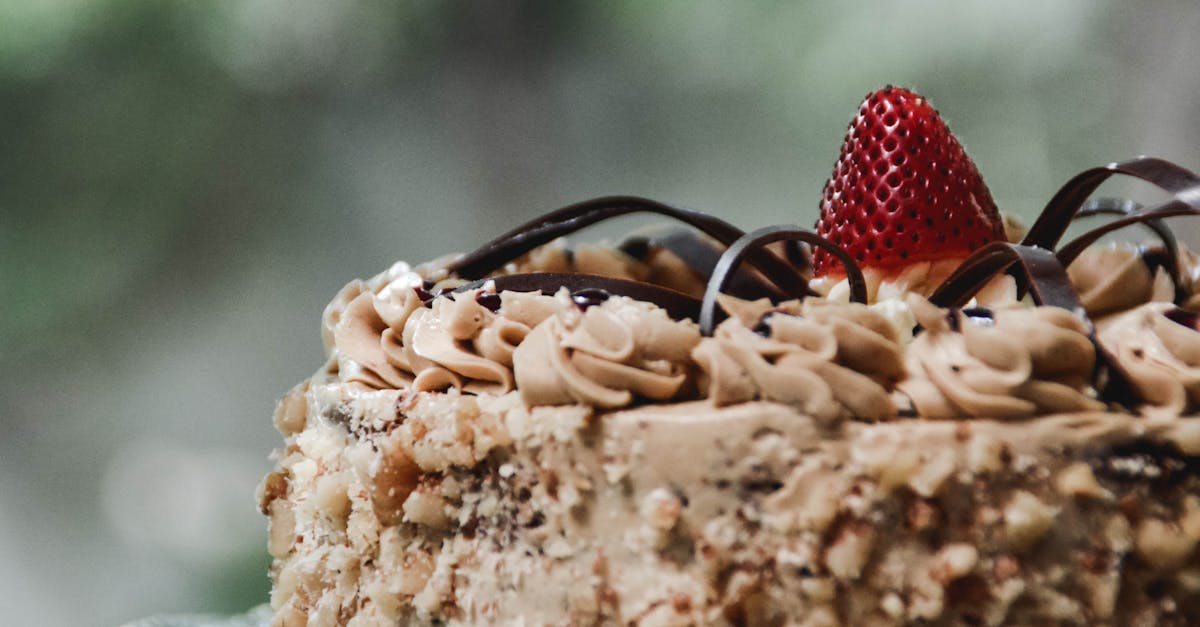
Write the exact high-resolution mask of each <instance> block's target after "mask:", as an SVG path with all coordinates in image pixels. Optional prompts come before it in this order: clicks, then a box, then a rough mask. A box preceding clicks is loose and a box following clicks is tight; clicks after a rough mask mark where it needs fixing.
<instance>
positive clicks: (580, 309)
mask: <svg viewBox="0 0 1200 627" xmlns="http://www.w3.org/2000/svg"><path fill="white" fill-rule="evenodd" d="M554 298H555V300H557V301H558V302H560V303H562V304H563V306H561V307H559V308H557V310H556V312H555V314H554V315H552V316H550V317H548V318H546V320H544V321H543V322H542V323H541V324H539V325H537V326H536V327H535V328H534V329H533V330H532V332H530V333H529V335H528V336H527V337H525V338H524V341H523V342H522V343H521V345H520V346H518V347H517V348H516V350H515V351H514V352H513V368H514V371H515V376H516V382H517V387H518V389H519V390H520V393H521V397H522V398H523V399H524V401H525V403H526V404H527V405H530V406H536V405H567V404H575V403H578V404H583V405H590V406H592V407H598V408H615V407H623V406H626V405H629V404H630V403H632V402H634V400H635V399H649V400H654V401H666V400H670V399H672V398H675V397H676V396H677V395H679V394H680V393H681V392H682V391H683V390H684V389H685V383H686V382H687V381H688V377H689V374H690V368H689V360H688V354H689V353H690V352H691V349H692V347H693V346H695V345H696V344H697V343H698V342H699V341H700V332H699V330H698V329H697V327H696V325H695V323H693V322H691V321H688V320H684V321H678V320H673V319H671V318H670V317H669V316H668V315H667V313H666V311H664V310H663V309H661V308H659V307H657V306H655V305H653V304H651V303H646V302H642V301H637V300H634V299H632V298H628V297H624V296H611V297H607V298H606V299H605V300H603V302H600V303H598V304H591V303H585V304H583V305H580V306H576V305H575V304H574V303H573V301H572V297H571V295H570V294H569V293H568V292H567V290H566V289H563V290H560V291H559V292H558V293H557V294H556V295H555V297H554ZM501 310H502V311H503V307H502V308H501Z"/></svg>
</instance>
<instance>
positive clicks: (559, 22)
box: [0, 0, 1200, 625]
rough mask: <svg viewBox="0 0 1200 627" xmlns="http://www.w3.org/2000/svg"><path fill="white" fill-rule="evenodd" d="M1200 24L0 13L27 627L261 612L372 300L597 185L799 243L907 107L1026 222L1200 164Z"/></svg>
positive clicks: (904, 9)
mask: <svg viewBox="0 0 1200 627" xmlns="http://www.w3.org/2000/svg"><path fill="white" fill-rule="evenodd" d="M1197 32H1200V4H1198V3H1196V2H1194V1H1192V0H1179V1H1175V2H1170V1H1163V2H1155V3H1137V4H1135V3H1128V2H1118V1H1115V0H1109V1H1103V2H1102V1H1094V0H1086V1H1085V0H1062V1H1056V2H1045V1H1044V0H1038V1H1022V2H991V3H965V2H933V1H922V0H911V1H905V2H900V1H894V2H854V3H848V2H833V1H821V2H807V3H785V2H759V3H753V4H750V3H726V2H714V1H706V2H641V1H636V0H626V1H612V2H604V3H587V4H583V3H578V4H577V3H567V2H554V1H540V2H539V1H521V2H481V3H467V2H429V1H422V0H411V1H405V2H395V3H383V2H379V3H356V2H328V1H324V0H245V1H240V2H235V1H219V0H214V1H211V2H182V1H178V2H148V1H147V2H136V1H118V0H102V1H93V2H83V1H80V0H25V1H10V0H0V299H2V302H3V305H2V308H0V434H2V435H0V615H2V616H4V617H5V618H4V621H3V622H5V623H6V624H15V625H92V624H95V625H111V624H117V623H120V622H123V621H125V620H129V619H133V618H137V617H140V616H145V615H149V614H153V613H158V612H193V611H208V612H224V613H231V612H236V611H241V610H245V609H247V608H249V607H250V606H252V605H255V604H257V603H260V602H263V601H265V600H266V596H267V590H268V584H267V579H266V574H265V573H266V567H267V558H266V552H265V547H264V544H265V540H264V537H265V523H264V522H263V520H262V518H261V517H260V516H259V515H258V513H257V512H256V510H255V506H254V499H253V492H254V487H255V485H256V483H257V482H258V480H259V478H260V477H261V476H262V475H263V474H264V473H265V472H266V471H267V470H268V468H269V463H268V461H267V457H266V456H267V453H268V451H270V450H271V449H272V448H273V447H275V446H277V445H278V444H279V443H280V441H281V440H280V437H279V436H278V434H277V433H275V431H274V430H273V429H272V427H271V422H270V415H271V412H272V408H273V406H274V402H275V399H276V398H278V397H279V396H280V395H281V394H282V393H283V392H284V391H285V390H286V389H287V388H288V387H289V386H290V385H291V384H293V383H294V382H296V381H299V380H300V379H301V378H303V377H305V376H307V375H308V374H310V373H311V372H312V371H314V370H315V369H316V368H317V367H318V366H319V365H320V363H321V345H320V339H319V333H318V322H319V317H320V313H321V309H322V308H323V307H324V305H325V303H326V302H327V301H328V300H329V298H330V297H332V295H333V294H334V293H335V292H336V291H337V290H338V289H339V288H340V287H341V285H342V284H343V283H345V282H346V281H347V280H349V279H351V278H354V277H365V276H369V275H371V274H374V273H375V272H377V271H379V270H381V269H383V268H385V267H387V266H388V265H389V264H390V263H391V262H392V261H394V260H396V259H400V258H403V259H408V260H413V261H418V260H423V259H426V258H429V257H432V256H435V255H439V254H442V253H445V252H449V251H452V250H463V249H467V248H471V247H473V246H474V245H475V244H477V243H480V242H482V241H483V240H485V239H486V238H488V237H489V236H490V235H493V234H495V233H497V232H499V231H500V230H502V229H504V228H505V227H506V226H509V225H511V224H512V223H513V222H514V221H516V220H523V219H526V218H529V217H532V216H533V215H535V214H536V213H539V212H542V211H546V210H549V209H552V208H555V207H558V206H560V205H563V204H566V203H568V202H571V201H575V200H580V199H583V198H586V197H590V196H596V195H602V194H612V193H631V194H640V195H645V196H650V197H653V198H657V199H662V200H666V201H668V202H673V203H676V204H682V205H686V206H691V207H694V208H699V209H703V210H708V211H711V212H714V213H717V214H719V215H721V216H723V217H725V218H727V219H729V220H731V221H733V222H735V223H737V224H739V225H741V226H743V227H756V226H761V225H765V224H770V223H779V222H799V223H801V224H804V225H811V224H812V222H813V221H814V219H815V217H816V206H817V200H818V197H819V194H820V190H821V185H822V183H823V182H824V179H825V177H826V176H828V174H829V170H830V164H832V163H833V161H834V159H835V158H836V157H837V154H836V152H837V148H838V146H839V144H840V141H841V138H842V135H843V133H844V131H845V127H846V124H847V122H848V121H849V119H850V117H851V116H852V114H853V113H854V111H855V110H856V108H857V106H858V103H859V101H860V100H861V98H862V97H863V96H864V95H865V94H866V93H867V92H869V91H871V90H873V89H875V88H877V87H880V86H883V85H885V84H888V83H894V84H900V85H905V86H909V87H912V88H915V89H917V90H918V91H920V92H922V93H923V94H924V95H926V96H927V97H928V98H929V99H930V100H931V101H932V102H933V103H934V104H935V105H936V106H937V107H938V108H939V109H940V110H941V112H942V114H943V116H944V117H945V118H947V119H948V120H949V122H950V124H951V126H952V128H953V129H954V130H955V132H956V133H957V134H958V135H959V137H960V138H961V139H962V141H963V143H964V144H965V145H966V147H967V150H968V151H969V152H970V153H971V155H972V156H973V157H974V159H975V160H976V162H977V163H978V165H979V169H980V170H981V171H982V172H983V174H984V177H985V178H986V180H987V182H988V184H989V185H990V186H991V188H992V192H993V195H994V196H995V198H996V200H997V202H998V203H999V204H1000V206H1001V208H1002V209H1004V210H1006V211H1010V212H1015V213H1018V214H1021V215H1024V216H1026V217H1027V218H1028V217H1029V216H1031V215H1033V214H1034V213H1035V212H1036V211H1037V210H1038V209H1039V208H1040V207H1041V205H1042V204H1043V203H1044V202H1045V200H1046V199H1048V198H1049V197H1050V195H1051V194H1052V193H1053V192H1054V190H1055V189H1056V188H1057V186H1058V185H1060V184H1061V183H1062V182H1064V181H1065V180H1066V179H1067V178H1069V177H1070V176H1071V175H1073V174H1074V173H1076V172H1077V171H1079V170H1082V169H1084V168H1087V167H1090V166H1093V165H1099V164H1103V163H1106V162H1108V161H1112V160H1118V159H1123V158H1127V157H1132V156H1135V155H1138V154H1143V153H1145V154H1152V155H1156V156H1161V157H1165V158H1168V159H1172V160H1175V161H1177V162H1179V163H1181V164H1183V165H1185V166H1188V167H1191V168H1193V169H1195V168H1200V142H1198V141H1197V140H1198V139H1200V137H1198V136H1200V124H1198V123H1197V119H1198V115H1197V114H1198V113H1200V93H1198V91H1200V72H1197V71H1196V68H1195V59H1197V58H1200V55H1198V53H1200V43H1198V42H1200V38H1196V37H1195V33H1197ZM1116 190H1117V191H1118V192H1126V191H1128V192H1130V193H1136V194H1138V195H1139V197H1140V198H1142V199H1151V200H1152V199H1153V194H1152V193H1150V192H1149V191H1147V190H1145V189H1140V188H1138V187H1137V186H1127V187H1125V188H1122V187H1120V186H1118V187H1117V188H1116ZM1194 226H1195V225H1194V224H1187V223H1184V224H1182V226H1181V228H1182V229H1183V230H1184V231H1185V232H1186V233H1187V234H1186V237H1185V238H1186V239H1188V240H1189V241H1190V242H1191V243H1192V244H1193V245H1194V244H1195V243H1196V242H1197V240H1198V239H1200V238H1197V236H1196V230H1195V228H1194Z"/></svg>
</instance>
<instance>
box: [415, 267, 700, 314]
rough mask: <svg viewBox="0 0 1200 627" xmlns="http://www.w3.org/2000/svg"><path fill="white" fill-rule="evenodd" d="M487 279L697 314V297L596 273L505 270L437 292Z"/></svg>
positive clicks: (503, 286)
mask: <svg viewBox="0 0 1200 627" xmlns="http://www.w3.org/2000/svg"><path fill="white" fill-rule="evenodd" d="M489 282H491V283H493V284H494V285H495V289H496V292H497V293H499V292H504V291H512V292H541V293H542V294H546V295H547V296H553V295H554V294H556V293H557V292H558V291H559V290H560V289H562V288H564V287H565V288H567V290H568V291H570V292H571V294H572V295H575V294H577V293H580V292H583V291H585V290H602V291H604V292H606V293H608V294H611V295H615V296H628V297H629V298H632V299H634V300H640V301H645V302H648V303H653V304H655V305H658V306H659V307H662V308H663V309H664V310H666V312H667V315H669V316H671V318H672V319H674V320H683V319H685V318H686V319H691V320H696V319H698V318H699V312H700V301H698V300H696V299H695V298H692V297H691V296H688V295H687V294H683V293H680V292H676V291H675V290H672V289H668V288H665V287H661V286H658V285H653V284H650V283H642V282H639V281H630V280H628V279H614V278H612V277H606V276H600V275H596V274H582V273H575V272H533V273H530V274H506V275H502V276H497V277H493V278H490V279H482V280H479V281H476V282H474V283H469V284H467V285H463V286H461V287H458V288H456V289H455V290H453V291H451V292H442V293H441V294H439V295H438V296H439V297H440V296H444V295H446V294H458V293H462V292H469V291H471V290H477V289H480V288H483V287H484V286H485V285H486V284H487V283H489Z"/></svg>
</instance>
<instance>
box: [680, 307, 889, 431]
mask: <svg viewBox="0 0 1200 627" xmlns="http://www.w3.org/2000/svg"><path fill="white" fill-rule="evenodd" d="M722 306H723V308H724V309H725V310H726V311H729V312H731V314H732V315H731V317H730V319H728V320H726V321H725V322H723V323H722V324H721V325H720V326H718V327H717V329H716V332H715V333H714V334H713V337H711V338H706V339H705V340H703V341H702V342H701V343H700V345H699V346H697V347H696V348H695V350H693V351H692V357H693V359H694V360H695V361H696V363H697V364H698V365H699V366H700V367H701V369H702V370H703V371H704V372H705V374H706V386H705V387H706V390H707V396H708V398H709V399H710V400H711V401H712V402H713V403H714V404H716V405H718V406H724V405H731V404H734V403H741V402H745V401H751V400H755V399H763V400H769V401H775V402H779V403H785V404H789V405H793V406H796V407H799V408H801V409H803V410H804V411H805V412H806V413H808V414H810V415H812V416H813V417H815V418H817V419H818V420H822V421H829V420H832V419H835V418H839V417H846V416H857V417H860V418H862V419H866V420H879V419H883V418H886V417H889V416H892V415H894V414H895V413H896V408H895V406H894V405H893V403H892V401H891V398H890V396H889V392H890V391H891V389H892V387H893V386H894V384H895V382H896V381H897V380H898V379H900V378H901V377H902V376H903V372H904V364H903V358H902V354H901V349H900V345H899V343H898V341H897V337H896V333H895V331H894V329H893V328H892V326H891V325H890V324H889V323H888V321H887V320H886V319H885V318H884V317H883V316H881V315H880V314H879V313H877V312H875V311H872V310H870V309H869V308H867V307H866V306H864V305H858V304H851V305H831V304H827V303H824V302H821V301H815V300H811V301H805V302H804V303H803V304H800V303H796V302H794V301H793V302H789V303H784V304H781V305H779V306H772V305H770V303H768V302H767V301H766V300H760V301H755V302H754V303H746V302H745V301H738V300H737V299H733V298H729V297H722ZM760 324H761V325H763V326H762V327H759V325H760ZM756 327H758V328H760V329H762V330H764V331H767V334H766V335H760V334H759V333H756V332H755V330H754V329H755V328H756Z"/></svg>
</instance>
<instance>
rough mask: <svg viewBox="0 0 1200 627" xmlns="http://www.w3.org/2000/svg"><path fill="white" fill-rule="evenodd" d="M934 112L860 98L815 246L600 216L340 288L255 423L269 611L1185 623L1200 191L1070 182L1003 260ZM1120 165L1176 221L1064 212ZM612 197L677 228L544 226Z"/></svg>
mask: <svg viewBox="0 0 1200 627" xmlns="http://www.w3.org/2000/svg"><path fill="white" fill-rule="evenodd" d="M931 111H932V109H931V108H929V107H928V104H927V103H926V102H925V101H924V100H923V99H921V98H920V97H919V96H916V95H915V94H912V93H911V92H908V91H906V90H900V89H895V88H889V89H887V90H881V91H880V92H877V93H875V94H872V95H871V96H869V97H868V99H867V101H866V102H864V103H863V107H862V109H861V110H860V113H859V115H858V117H856V119H855V121H854V122H852V124H851V128H850V131H849V132H848V134H847V140H846V144H845V145H844V146H843V151H842V158H841V159H839V162H838V164H837V165H835V170H834V175H833V177H832V178H831V180H830V183H829V184H828V185H827V187H826V191H825V195H824V200H823V202H822V218H821V221H819V222H818V226H817V228H816V229H815V232H814V231H809V230H805V229H801V228H798V227H768V228H765V229H760V230H759V231H755V232H753V233H749V234H743V233H742V232H741V231H740V230H739V229H737V228H735V227H733V226H731V225H729V224H728V223H725V222H724V221H722V220H720V219H718V218H715V217H713V216H710V215H706V214H703V213H700V212H695V211H690V210H684V209H677V208H673V207H670V206H668V205H664V204H661V203H657V202H654V201H649V200H645V199H640V198H632V197H611V198H601V199H597V200H594V201H588V202H584V203H580V204H578V205H572V206H570V207H566V208H564V209H561V210H559V211H556V212H553V213H550V214H547V215H545V216H542V217H540V218H538V219H535V220H533V221H531V222H529V223H527V224H524V225H521V226H519V227H517V228H515V229H513V230H512V231H510V232H508V233H505V234H503V235H501V236H500V237H498V238H496V239H495V240H493V241H492V242H489V243H488V244H485V245H484V246H482V247H481V248H480V249H478V250H476V251H475V252H473V253H469V254H466V255H457V256H448V257H446V258H443V259H439V260H436V261H433V262H430V263H426V264H423V265H419V266H416V267H410V266H408V265H406V264H404V263H397V264H396V265H394V266H393V267H391V268H390V269H388V270H387V271H385V272H383V273H381V274H379V275H377V276H375V277H373V278H371V279H368V280H365V281H353V282H351V283H350V284H349V285H347V286H346V287H345V288H344V289H343V290H342V291H341V292H340V293H339V294H338V295H337V297H336V298H334V300H333V302H332V303H331V304H330V305H329V307H328V308H327V309H326V311H325V314H324V317H323V323H322V336H323V338H324V341H325V347H326V351H327V357H328V359H327V361H326V363H325V365H324V366H322V367H321V368H320V370H319V371H318V372H317V373H316V374H315V375H313V376H312V377H311V378H310V379H309V380H307V381H304V382H302V383H301V384H300V385H298V386H297V387H295V388H294V389H293V390H292V391H290V392H289V393H288V394H287V395H285V396H284V398H283V400H282V401H281V402H280V404H279V407H278V410H277V412H276V415H275V424H276V426H277V428H278V429H279V431H280V432H281V433H282V434H283V436H284V438H285V445H284V446H283V447H282V448H281V449H279V450H278V451H277V452H276V454H275V459H276V469H275V470H274V471H273V472H272V473H271V474H269V475H268V476H267V477H266V479H265V480H264V482H263V484H262V486H261V489H260V494H259V504H260V506H261V508H262V511H263V513H264V514H265V515H266V516H268V518H269V520H270V533H269V541H268V547H269V550H270V553H271V555H272V556H273V557H274V565H273V566H272V569H271V577H272V582H273V590H272V598H271V605H272V608H273V609H274V612H275V617H274V622H275V624H277V625H289V626H290V625H396V624H406V625H407V624H428V625H432V624H447V625H449V624H454V625H482V624H514V625H516V624H520V625H601V624H604V625H607V624H635V625H647V626H648V625H807V626H814V627H815V626H818V625H822V626H823V625H908V624H924V625H1042V624H1045V625H1050V624H1054V625H1187V624H1194V623H1195V620H1196V619H1195V617H1196V616H1200V551H1197V545H1198V544H1200V475H1198V474H1197V470H1200V416H1198V415H1197V411H1198V409H1200V332H1198V331H1197V316H1196V314H1195V313H1194V311H1195V309H1194V307H1195V305H1196V304H1197V301H1198V298H1197V292H1198V290H1197V289H1196V288H1197V285H1196V284H1197V277H1198V275H1200V265H1198V264H1197V263H1196V262H1195V259H1194V258H1193V257H1192V256H1191V254H1190V253H1189V252H1188V251H1187V250H1186V248H1185V247H1184V246H1182V245H1181V244H1179V243H1178V242H1176V241H1175V239H1174V237H1173V236H1172V235H1171V234H1170V231H1169V229H1167V228H1166V227H1165V225H1163V224H1162V222H1161V219H1162V218H1165V217H1171V216H1176V215H1185V214H1195V213H1196V212H1197V206H1198V205H1200V200H1198V199H1200V177H1197V176H1196V175H1195V174H1192V173H1191V172H1189V171H1187V170H1185V169H1183V168H1180V167H1178V166H1174V165H1172V164H1169V163H1167V162H1164V161H1160V160H1155V159H1145V158H1142V159H1136V160H1133V161H1129V162H1124V163H1121V164H1112V165H1109V166H1105V167H1102V168H1096V169H1093V170H1089V171H1087V172H1085V173H1083V174H1081V175H1080V176H1078V177H1076V178H1075V179H1073V180H1072V181H1070V182H1069V183H1068V184H1067V185H1066V186H1064V187H1063V189H1062V190H1061V191H1060V192H1059V193H1058V194H1057V195H1056V196H1055V197H1054V198H1053V199H1052V200H1051V201H1050V203H1049V204H1048V206H1047V207H1046V209H1045V210H1044V211H1043V212H1042V214H1041V216H1040V218H1039V219H1038V220H1037V221H1035V223H1034V224H1033V225H1032V226H1031V227H1030V228H1029V230H1028V232H1027V233H1025V234H1023V236H1022V237H1021V238H1020V239H1018V240H1017V241H1013V242H1010V241H1008V237H1009V236H1011V235H1012V232H1013V229H1012V228H1009V229H1007V231H1006V229H1005V228H1004V225H1003V223H1002V220H1001V218H1000V215H999V213H998V212H997V211H996V210H995V207H994V205H993V204H992V201H991V197H990V195H989V194H988V193H987V190H986V187H983V185H982V181H981V180H980V179H979V177H978V174H977V173H976V172H975V171H974V166H973V165H970V164H969V159H967V158H966V156H965V153H963V152H962V150H961V147H960V146H958V144H957V141H954V140H953V137H952V136H950V135H949V134H948V132H943V130H942V128H943V126H944V125H942V123H941V122H940V119H938V118H937V116H936V112H932V113H930V112H931ZM877 131H878V132H877ZM931 144H933V145H936V146H935V147H934V148H929V147H928V146H929V145H931ZM914 146H915V148H914ZM930 150H934V151H935V152H929V151H930ZM968 166H969V167H968ZM1115 174H1121V175H1129V176H1135V177H1138V178H1141V179H1143V180H1147V181H1149V182H1151V183H1154V184H1157V185H1159V186H1160V187H1162V188H1164V189H1165V190H1166V191H1167V192H1168V193H1169V194H1171V200H1169V201H1168V202H1166V203H1164V204H1161V205H1157V206H1154V207H1149V208H1143V207H1141V206H1138V205H1136V204H1132V203H1115V202H1112V201H1093V202H1088V197H1089V196H1090V195H1091V194H1092V192H1093V191H1094V190H1095V188H1096V186H1097V185H1099V183H1100V182H1102V181H1103V180H1104V179H1105V178H1107V177H1109V176H1112V175H1115ZM868 179H869V180H868ZM927 190H934V191H931V192H930V193H934V192H936V194H937V197H936V198H934V199H933V200H932V201H930V200H929V199H928V198H927V197H926V191H927ZM928 207H936V211H934V212H933V213H928V212H927V209H928ZM632 212H651V213H656V214H660V215H663V216H666V217H669V218H673V219H676V220H681V221H683V222H686V223H687V224H688V225H689V228H688V229H686V230H681V231H670V232H659V233H655V234H650V235H645V234H642V235H638V236H636V237H632V238H630V239H628V240H626V241H625V242H622V243H620V244H618V245H615V246H605V245H579V246H575V247H573V248H567V247H565V246H564V245H563V244H562V243H561V241H560V240H559V238H560V237H562V236H564V235H566V234H568V233H570V232H572V231H575V230H577V229H579V228H582V227H584V226H588V225H590V224H593V223H595V222H598V221H600V220H603V219H606V218H609V217H613V216H616V215H624V214H627V213H632ZM1094 215H1099V216H1106V215H1107V216H1110V220H1109V222H1108V223H1106V224H1104V225H1102V226H1099V227H1097V228H1095V229H1093V230H1092V231H1089V232H1087V233H1086V234H1085V235H1082V236H1080V237H1078V238H1076V239H1075V240H1073V241H1071V242H1068V243H1067V244H1065V245H1061V246H1060V245H1059V240H1060V239H1062V238H1063V234H1064V233H1065V232H1066V228H1067V225H1068V224H1069V223H1070V222H1071V220H1072V219H1073V218H1075V217H1077V216H1085V217H1088V216H1094ZM1132 224H1146V225H1149V226H1151V227H1152V228H1153V230H1154V233H1155V234H1156V238H1157V239H1156V241H1155V242H1154V243H1152V244H1149V245H1145V246H1136V245H1132V244H1120V245H1100V244H1097V243H1096V242H1097V241H1098V240H1099V239H1100V237H1102V236H1103V235H1105V234H1107V233H1109V232H1112V231H1115V230H1117V229H1120V228H1122V227H1125V226H1128V225H1132ZM1006 232H1007V233H1008V234H1009V235H1007V236H1006Z"/></svg>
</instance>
